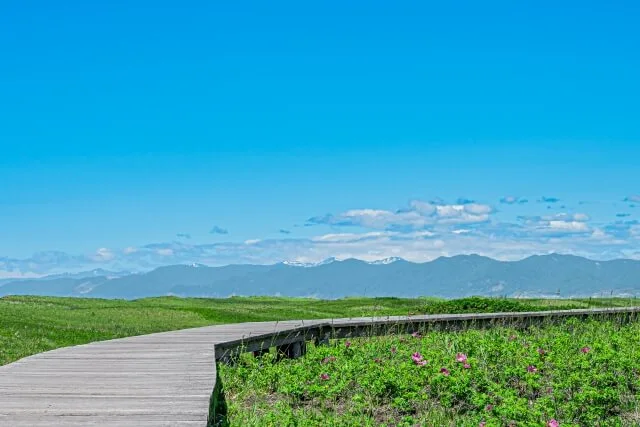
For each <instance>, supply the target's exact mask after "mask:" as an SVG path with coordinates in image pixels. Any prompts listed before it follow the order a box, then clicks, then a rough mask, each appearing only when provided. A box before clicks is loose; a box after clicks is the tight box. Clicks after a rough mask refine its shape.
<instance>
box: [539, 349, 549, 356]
mask: <svg viewBox="0 0 640 427" xmlns="http://www.w3.org/2000/svg"><path fill="white" fill-rule="evenodd" d="M538 354H539V355H540V356H544V355H545V354H547V352H546V351H544V350H543V349H541V348H538Z"/></svg>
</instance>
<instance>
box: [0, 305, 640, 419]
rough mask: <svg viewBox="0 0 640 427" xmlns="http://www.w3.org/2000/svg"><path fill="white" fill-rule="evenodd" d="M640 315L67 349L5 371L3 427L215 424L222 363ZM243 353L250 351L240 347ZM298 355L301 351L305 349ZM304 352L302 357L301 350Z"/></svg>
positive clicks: (389, 325) (224, 335) (258, 331)
mask: <svg viewBox="0 0 640 427" xmlns="http://www.w3.org/2000/svg"><path fill="white" fill-rule="evenodd" d="M638 313H640V308H636V307H632V308H623V309H598V310H570V311H568V312H542V313H540V312H538V313H501V314H473V315H434V316H412V317H406V316H400V317H385V318H358V319H334V320H312V321H285V322H256V323H240V324H231V325H218V326H208V327H203V328H194V329H185V330H181V331H172V332H163V333H157V334H151V335H142V336H137V337H129V338H123V339H117V340H110V341H102V342H97V343H91V344H86V345H80V346H75V347H67V348H61V349H57V350H53V351H49V352H46V353H41V354H37V355H34V356H30V357H26V358H24V359H21V360H19V361H17V362H14V363H11V364H9V365H5V366H0V426H3V427H4V426H7V427H22V426H25V427H40V426H42V427H44V426H47V427H57V426H141V427H146V426H202V427H204V426H206V425H207V419H208V415H209V409H210V403H211V395H212V391H213V389H214V386H215V380H216V359H219V360H225V359H226V358H227V357H228V356H229V355H230V354H231V356H233V355H235V354H237V352H238V349H239V348H241V347H242V351H257V350H261V349H265V348H269V347H272V346H278V345H280V346H282V345H285V344H288V345H290V344H291V343H293V344H296V343H298V344H299V343H301V342H302V343H303V344H304V342H305V341H307V340H310V339H319V338H326V337H327V336H328V335H329V334H330V335H331V336H332V337H344V336H356V335H365V334H369V333H374V334H377V335H379V334H383V333H389V332H392V329H393V328H397V327H398V326H399V327H400V329H394V331H397V332H407V331H411V330H416V329H417V328H425V327H426V328H437V327H447V328H449V327H456V326H458V327H460V328H462V327H476V326H478V327H491V326H495V325H497V324H501V323H503V322H507V321H509V322H513V321H517V322H521V324H522V325H523V326H525V325H528V324H531V323H535V322H539V321H541V320H543V319H547V318H563V317H568V316H571V317H579V318H583V317H586V316H594V315H604V316H616V317H620V316H622V317H629V316H634V317H635V316H636V315H637V314H638ZM240 346H241V347H240ZM298 349H299V348H298ZM298 354H299V352H298Z"/></svg>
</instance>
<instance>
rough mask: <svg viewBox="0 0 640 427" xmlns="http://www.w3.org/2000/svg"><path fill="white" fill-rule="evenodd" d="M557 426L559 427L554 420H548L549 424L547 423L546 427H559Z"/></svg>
mask: <svg viewBox="0 0 640 427" xmlns="http://www.w3.org/2000/svg"><path fill="white" fill-rule="evenodd" d="M559 426H560V423H559V422H558V421H556V420H555V419H550V420H549V422H548V423H547V427H559Z"/></svg>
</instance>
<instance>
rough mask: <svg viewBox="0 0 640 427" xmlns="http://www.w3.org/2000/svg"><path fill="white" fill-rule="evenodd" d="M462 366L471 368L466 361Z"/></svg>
mask: <svg viewBox="0 0 640 427" xmlns="http://www.w3.org/2000/svg"><path fill="white" fill-rule="evenodd" d="M463 366H464V369H471V365H469V364H468V363H465V364H464V365H463Z"/></svg>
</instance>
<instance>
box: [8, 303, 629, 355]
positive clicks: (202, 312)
mask: <svg viewBox="0 0 640 427" xmlns="http://www.w3.org/2000/svg"><path fill="white" fill-rule="evenodd" d="M505 304H508V306H507V305H505ZM629 304H634V300H630V299H594V300H507V299H489V298H468V299H462V300H450V301H444V300H438V299H435V298H417V299H403V298H345V299H340V300H318V299H312V298H270V297H233V298H223V299H207V298H175V297H163V298H145V299H140V300H135V301H125V300H107V299H90V298H84V299H83V298H56V297H30V296H9V297H3V298H0V365H4V364H7V363H10V362H13V361H15V360H17V359H19V358H22V357H25V356H29V355H31V354H35V353H40V352H43V351H47V350H52V349H54V348H58V347H64V346H69V345H77V344H85V343H88V342H92V341H99V340H106V339H112V338H121V337H126V336H132V335H141V334H148V333H152V332H161V331H167V330H175V329H183V328H190V327H197V326H206V325H213V324H221V323H236V322H251V321H267V320H290V319H322V318H339V317H358V316H386V315H407V314H423V313H447V312H449V313H454V312H455V313H458V312H461V311H460V310H462V309H464V310H472V311H527V310H531V309H532V307H534V309H549V308H565V307H570V308H584V307H591V306H601V305H605V306H614V305H629Z"/></svg>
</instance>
